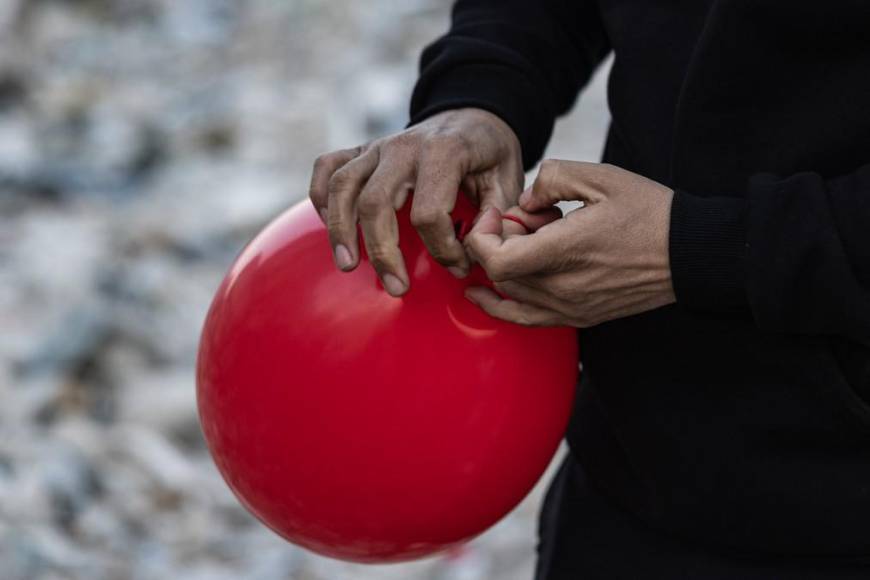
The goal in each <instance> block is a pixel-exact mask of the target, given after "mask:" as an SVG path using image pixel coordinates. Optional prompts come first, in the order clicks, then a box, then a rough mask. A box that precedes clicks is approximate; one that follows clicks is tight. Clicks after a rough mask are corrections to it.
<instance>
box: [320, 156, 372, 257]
mask: <svg viewBox="0 0 870 580" xmlns="http://www.w3.org/2000/svg"><path fill="white" fill-rule="evenodd" d="M378 158H379V155H378V152H377V150H376V149H369V150H368V151H366V152H365V153H363V154H362V155H360V156H359V157H357V158H356V159H353V160H352V161H350V162H348V163H347V164H346V165H344V166H343V167H342V168H341V169H339V170H338V171H336V172H335V173H334V174H333V175H332V177H331V178H330V179H329V186H328V190H329V204H328V206H327V227H328V228H329V243H330V245H331V246H332V249H333V250H332V251H333V256H334V258H335V265H336V266H338V268H339V269H341V270H344V271H345V272H347V271H350V270H353V269H354V268H355V267H356V265H357V264H358V263H359V246H358V240H357V231H356V222H357V214H356V200H357V197H358V196H359V193H360V190H361V189H362V187H363V185H364V184H365V182H366V181H367V180H368V178H369V176H370V175H371V174H372V172H373V171H374V170H375V168H376V167H377V165H378Z"/></svg>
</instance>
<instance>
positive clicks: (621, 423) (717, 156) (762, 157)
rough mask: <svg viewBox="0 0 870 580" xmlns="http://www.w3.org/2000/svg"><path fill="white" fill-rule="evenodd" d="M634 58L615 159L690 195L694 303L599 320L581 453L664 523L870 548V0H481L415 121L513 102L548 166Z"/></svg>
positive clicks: (676, 258)
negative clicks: (560, 124) (588, 102)
mask: <svg viewBox="0 0 870 580" xmlns="http://www.w3.org/2000/svg"><path fill="white" fill-rule="evenodd" d="M611 51H612V52H613V54H614V57H615V58H614V63H613V69H612V72H611V74H610V80H609V103H610V109H611V114H612V124H611V129H610V132H609V135H608V139H607V144H606V147H605V154H604V160H605V161H607V162H610V163H613V164H615V165H619V166H622V167H624V168H626V169H629V170H632V171H635V172H637V173H640V174H642V175H645V176H647V177H649V178H652V179H655V180H657V181H659V182H661V183H664V184H666V185H668V186H670V187H672V188H674V189H675V191H676V195H675V198H674V204H673V209H672V212H671V234H670V257H671V267H672V275H673V281H674V286H675V292H676V295H677V304H676V305H673V306H669V307H666V308H661V309H658V310H655V311H651V312H648V313H644V314H641V315H638V316H633V317H629V318H624V319H621V320H616V321H612V322H608V323H605V324H601V325H599V326H597V327H594V328H591V329H587V330H583V331H582V332H581V333H580V345H581V359H582V362H583V367H584V372H583V380H582V384H581V388H580V389H579V391H578V399H577V406H576V409H575V413H574V417H573V419H572V422H571V426H570V428H569V432H568V441H569V444H570V447H571V450H572V453H573V454H574V455H575V456H576V458H577V459H578V461H579V462H580V463H581V464H582V465H583V468H584V470H585V472H586V474H587V476H588V479H589V480H590V481H593V482H594V483H595V486H596V487H597V489H599V490H601V493H602V494H604V495H606V497H607V501H608V502H610V503H612V504H613V505H614V506H618V508H619V509H620V510H623V511H624V512H625V513H628V514H631V516H632V517H633V518H636V519H637V520H638V521H640V522H643V525H644V526H647V527H648V529H649V530H650V531H651V532H650V533H652V531H655V532H656V533H660V534H663V535H665V534H667V535H668V536H669V537H673V538H677V539H679V540H681V541H686V542H688V541H691V542H695V543H697V544H699V545H705V546H708V547H709V548H710V549H711V550H721V551H728V552H730V553H734V554H741V555H743V556H744V557H755V558H761V557H763V558H772V557H774V556H775V557H795V558H797V557H802V558H806V557H814V558H819V559H820V561H821V560H824V559H828V560H829V561H836V560H840V559H846V560H850V561H851V559H853V558H856V557H865V556H870V405H868V400H870V165H867V164H868V163H870V2H867V1H866V0H831V1H830V2H810V1H808V0H794V1H792V2H781V1H780V2H775V1H773V0H718V1H714V0H691V1H690V0H670V1H663V0H655V1H652V0H600V1H598V2H595V1H592V0H542V1H537V2H532V1H530V0H529V1H520V0H460V1H459V2H457V4H456V5H455V8H454V14H453V25H452V28H451V30H450V32H449V33H448V34H447V35H446V36H444V37H443V38H441V39H440V40H438V41H437V42H435V43H434V44H432V45H431V46H430V47H428V48H427V49H426V51H425V52H424V54H423V58H422V66H421V76H420V80H419V82H418V84H417V87H416V89H415V92H414V96H413V99H412V107H411V116H412V122H416V121H419V120H421V119H423V118H425V117H427V116H429V115H431V114H433V113H435V112H438V111H441V110H444V109H450V108H457V107H462V106H476V107H481V108H484V109H487V110H490V111H492V112H494V113H496V114H498V115H500V116H501V117H502V118H503V119H504V120H505V121H506V122H507V123H508V124H510V125H511V127H513V128H514V130H515V131H516V133H517V135H518V136H519V138H520V142H521V144H522V147H523V158H524V161H525V163H526V166H531V165H532V164H534V163H535V162H536V161H537V160H538V159H539V158H540V156H541V155H542V152H543V149H544V147H545V145H546V143H547V140H548V138H549V136H550V133H551V130H552V126H553V123H554V120H555V119H556V117H557V116H559V115H561V114H563V113H565V112H566V111H567V110H568V109H569V108H570V107H571V106H572V103H573V102H574V100H575V98H576V96H577V93H578V91H579V90H580V89H581V88H582V87H583V86H584V84H585V83H586V82H587V81H588V79H589V77H590V75H591V74H592V72H593V71H594V69H595V67H596V66H597V65H598V64H599V63H600V62H601V61H602V59H603V58H604V57H605V56H606V55H607V54H608V53H609V52H611ZM577 525H578V526H583V525H584V524H583V523H582V522H577ZM588 525H589V526H592V524H588ZM589 531H590V530H586V531H584V532H583V533H580V535H578V536H577V537H578V538H586V539H588V534H587V532H589ZM591 531H592V532H594V530H591ZM615 533H616V532H614V534H615ZM584 534H587V535H584ZM614 538H615V536H614ZM614 541H616V540H615V539H614ZM565 554H566V556H565V557H574V558H580V557H582V555H583V554H586V555H588V554H587V552H586V549H585V548H584V547H583V546H579V545H578V546H575V547H574V549H572V550H568V551H566V552H565ZM632 557H633V554H631V552H630V551H628V552H626V553H625V558H626V559H627V560H628V561H629V563H630V560H631V558H632ZM617 577H618V576H611V578H617ZM626 577H627V576H626ZM784 577H787V576H784ZM868 577H870V568H868Z"/></svg>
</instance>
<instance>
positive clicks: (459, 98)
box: [409, 63, 553, 170]
mask: <svg viewBox="0 0 870 580" xmlns="http://www.w3.org/2000/svg"><path fill="white" fill-rule="evenodd" d="M540 101H541V99H540V98H539V95H536V94H535V91H534V87H533V86H532V85H531V83H529V81H528V80H527V79H525V78H523V77H522V75H517V73H516V71H515V70H513V69H511V68H510V67H506V66H499V65H493V64H472V63H469V64H463V65H462V66H459V67H456V68H451V69H449V70H445V71H440V72H439V73H438V74H437V75H433V74H431V73H430V74H424V76H423V77H422V78H421V79H420V81H419V82H418V84H417V87H416V88H415V89H414V95H413V97H412V99H411V122H410V123H409V125H413V124H416V123H419V122H420V121H422V120H424V119H426V118H428V117H431V116H432V115H435V114H436V113H440V112H442V111H447V110H450V109H460V108H463V107H476V108H479V109H483V110H486V111H489V112H490V113H492V114H494V115H497V116H498V117H500V118H501V119H502V120H503V121H504V122H505V123H507V124H508V126H510V128H511V129H513V131H514V133H516V135H517V138H518V139H519V142H520V145H521V146H522V154H523V167H524V168H525V169H526V170H528V169H531V168H532V167H533V166H534V165H535V163H537V162H538V161H539V160H540V158H541V155H543V153H544V148H545V147H546V145H547V141H549V139H550V135H551V133H552V127H553V119H552V115H551V114H550V113H548V112H547V110H546V107H544V106H542V105H541V104H540Z"/></svg>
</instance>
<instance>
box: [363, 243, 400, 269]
mask: <svg viewBox="0 0 870 580" xmlns="http://www.w3.org/2000/svg"><path fill="white" fill-rule="evenodd" d="M366 252H367V253H368V255H369V261H370V262H371V263H372V266H374V268H375V270H377V271H379V272H380V271H383V270H385V269H387V268H389V267H390V266H391V265H392V264H393V262H394V259H393V254H394V252H393V249H392V248H390V247H389V246H388V245H387V244H384V243H370V244H369V245H368V246H367V247H366Z"/></svg>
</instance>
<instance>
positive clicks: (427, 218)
mask: <svg viewBox="0 0 870 580" xmlns="http://www.w3.org/2000/svg"><path fill="white" fill-rule="evenodd" d="M411 225H412V226H414V227H415V228H416V229H417V230H421V231H429V230H432V229H433V228H434V227H436V226H437V225H438V213H437V212H435V211H431V210H417V209H414V208H413V207H412V208H411Z"/></svg>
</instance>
